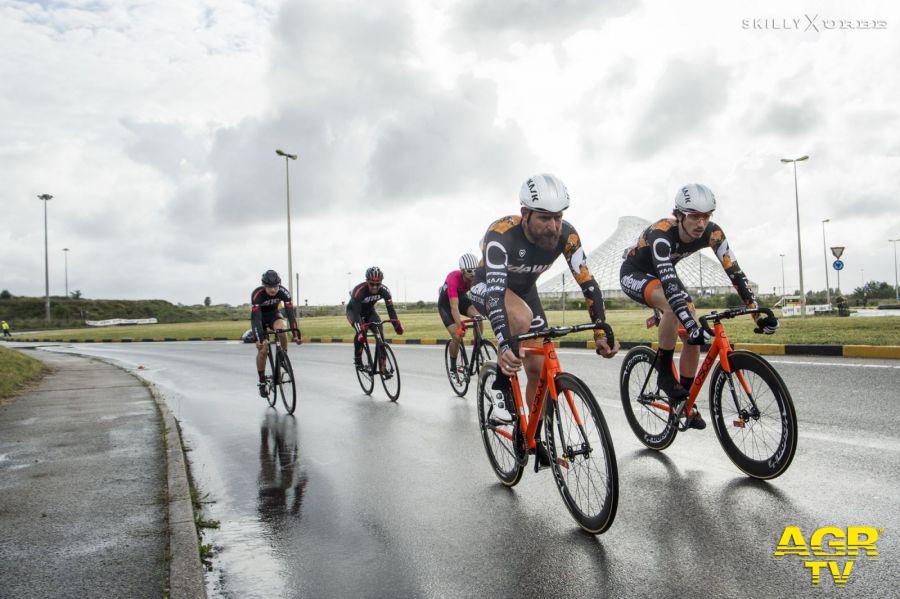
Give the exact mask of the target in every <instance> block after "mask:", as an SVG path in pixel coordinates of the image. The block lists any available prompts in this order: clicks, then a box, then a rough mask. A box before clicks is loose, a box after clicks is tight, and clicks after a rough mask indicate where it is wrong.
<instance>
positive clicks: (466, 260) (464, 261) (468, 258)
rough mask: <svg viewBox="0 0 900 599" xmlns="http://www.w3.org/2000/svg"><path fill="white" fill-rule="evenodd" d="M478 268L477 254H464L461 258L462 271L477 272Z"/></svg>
mask: <svg viewBox="0 0 900 599" xmlns="http://www.w3.org/2000/svg"><path fill="white" fill-rule="evenodd" d="M477 267H478V258H476V257H475V254H463V255H462V256H460V257H459V269H460V270H475V269H476V268H477Z"/></svg>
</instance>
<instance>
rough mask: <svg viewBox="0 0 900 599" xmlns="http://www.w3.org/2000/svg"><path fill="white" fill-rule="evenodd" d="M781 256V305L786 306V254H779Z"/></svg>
mask: <svg viewBox="0 0 900 599" xmlns="http://www.w3.org/2000/svg"><path fill="white" fill-rule="evenodd" d="M778 255H779V256H781V305H782V306H783V305H784V296H786V295H787V289H785V287H784V254H778Z"/></svg>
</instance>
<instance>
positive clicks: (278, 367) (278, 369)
mask: <svg viewBox="0 0 900 599" xmlns="http://www.w3.org/2000/svg"><path fill="white" fill-rule="evenodd" d="M287 332H288V331H287V330H280V329H279V330H277V331H266V343H268V344H269V351H268V355H267V361H266V384H265V390H266V401H267V402H269V406H270V407H273V408H274V407H275V404H276V403H277V402H278V397H279V396H280V397H281V402H282V403H283V404H284V409H285V411H287V413H288V414H293V413H294V410H295V409H296V408H297V393H298V392H297V380H296V379H295V378H294V367H293V366H291V359H290V358H289V357H288V354H287V352H286V351H284V350H283V349H281V344H280V343H278V335H279V334H281V333H287Z"/></svg>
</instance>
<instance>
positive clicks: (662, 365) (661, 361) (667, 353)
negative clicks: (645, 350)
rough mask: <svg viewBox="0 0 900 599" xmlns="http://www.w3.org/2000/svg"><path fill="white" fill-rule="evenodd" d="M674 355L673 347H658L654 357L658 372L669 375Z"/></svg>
mask: <svg viewBox="0 0 900 599" xmlns="http://www.w3.org/2000/svg"><path fill="white" fill-rule="evenodd" d="M674 356H675V348H674V347H673V348H672V349H660V350H659V354H658V355H657V357H656V361H657V368H658V369H659V372H660V374H662V373H665V374H667V375H671V373H672V358H673V357H674Z"/></svg>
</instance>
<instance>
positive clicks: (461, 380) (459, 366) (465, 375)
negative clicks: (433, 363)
mask: <svg viewBox="0 0 900 599" xmlns="http://www.w3.org/2000/svg"><path fill="white" fill-rule="evenodd" d="M468 367H469V358H468V357H467V356H466V347H465V345H463V344H462V343H460V344H459V351H458V352H457V354H456V368H453V367H451V366H450V344H449V343H447V345H445V346H444V368H445V369H446V370H447V378H448V379H449V380H450V387H451V388H452V389H453V392H454V393H456V394H457V395H459V396H460V397H462V396H464V395H465V394H466V391H468V390H469V368H468Z"/></svg>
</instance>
